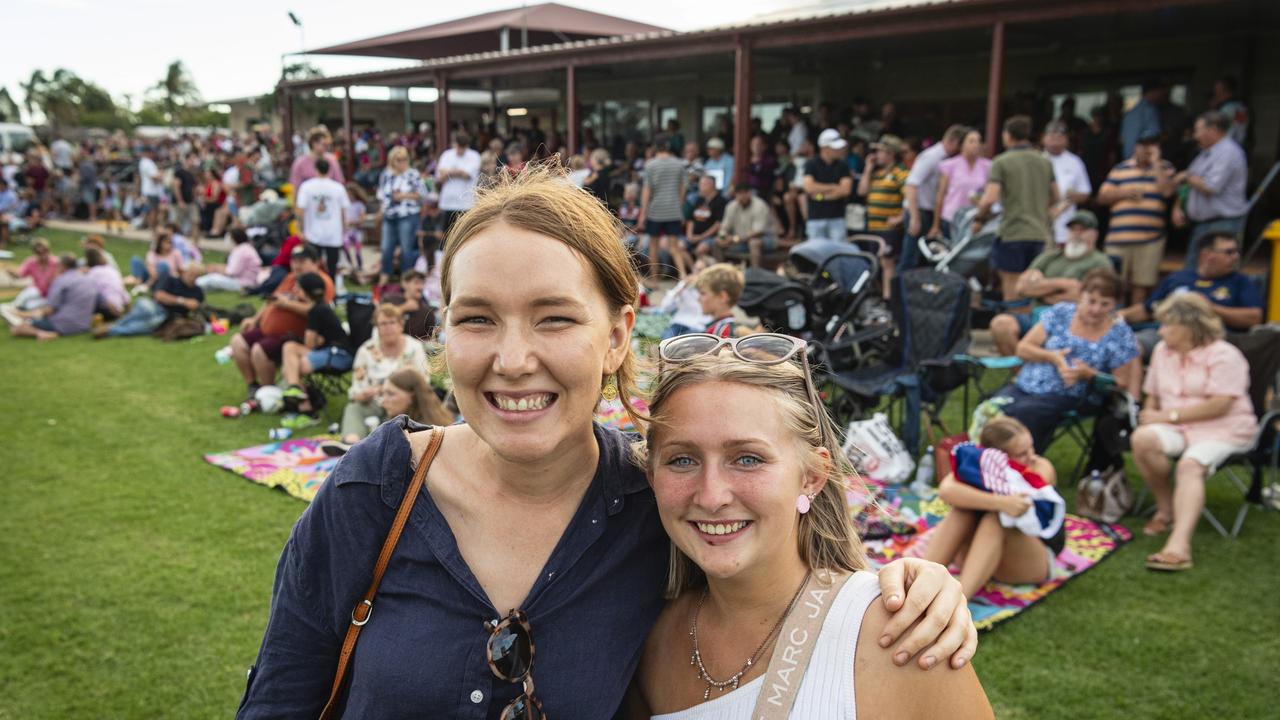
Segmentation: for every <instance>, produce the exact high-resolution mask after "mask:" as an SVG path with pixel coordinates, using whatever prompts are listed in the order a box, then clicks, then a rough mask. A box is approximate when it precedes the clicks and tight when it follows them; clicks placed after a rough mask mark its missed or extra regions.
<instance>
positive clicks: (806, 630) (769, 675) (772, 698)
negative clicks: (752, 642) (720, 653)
mask: <svg viewBox="0 0 1280 720" xmlns="http://www.w3.org/2000/svg"><path fill="white" fill-rule="evenodd" d="M850 577H851V575H850V574H849V573H839V574H836V573H830V572H827V571H826V570H819V571H816V572H814V573H813V575H812V576H811V577H810V578H809V582H808V583H806V584H805V588H804V592H803V594H802V595H801V596H800V601H799V602H797V603H796V606H795V609H793V610H792V611H791V615H790V616H789V617H788V618H787V622H786V624H784V625H783V626H782V633H781V634H780V635H778V641H777V644H776V645H774V647H773V655H772V656H771V657H770V658H769V667H768V668H767V669H765V672H764V682H763V683H762V684H761V686H760V695H758V696H757V697H756V706H755V708H754V709H753V710H752V711H751V717H752V720H786V718H787V717H788V716H789V715H790V714H791V706H792V705H794V704H795V702H796V695H797V694H798V693H799V691H800V681H801V680H803V679H804V673H805V669H806V668H808V667H809V660H810V659H811V658H812V657H813V648H814V646H816V645H817V643H818V635H819V633H821V632H822V623H823V621H825V620H826V619H827V613H828V612H830V610H831V606H832V604H834V602H835V599H836V596H838V595H839V594H840V588H842V587H844V584H845V582H846V581H848V579H849V578H850Z"/></svg>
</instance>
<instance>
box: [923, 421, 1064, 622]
mask: <svg viewBox="0 0 1280 720" xmlns="http://www.w3.org/2000/svg"><path fill="white" fill-rule="evenodd" d="M979 443H980V445H977V446H975V445H971V444H968V443H965V444H963V445H959V446H957V447H956V448H955V449H953V450H952V454H951V466H952V472H951V473H950V474H948V475H947V476H946V477H945V478H943V480H942V483H941V484H940V485H939V486H938V497H940V498H941V499H942V500H943V502H946V503H947V504H948V505H950V506H951V512H950V513H948V514H947V516H946V518H944V519H943V520H942V522H941V523H939V524H938V526H937V527H936V528H934V530H933V532H932V533H931V534H930V537H929V544H928V546H927V547H926V548H925V553H924V559H925V560H931V561H933V562H937V563H942V564H943V565H947V564H950V563H952V562H954V563H956V564H957V565H959V566H960V586H961V588H962V589H963V590H964V594H965V596H966V597H969V598H972V597H973V596H974V595H975V594H976V593H977V592H978V591H979V590H981V589H982V587H983V586H984V585H986V584H987V581H988V580H991V579H995V580H997V581H999V582H1005V583H1012V584H1019V583H1040V582H1044V581H1045V580H1048V579H1050V577H1051V576H1052V574H1053V572H1054V567H1055V562H1054V560H1055V559H1056V558H1057V555H1058V553H1059V552H1061V551H1062V548H1063V545H1064V544H1065V542H1066V533H1065V530H1064V523H1063V516H1064V515H1065V504H1064V503H1063V501H1062V498H1061V497H1060V496H1059V495H1058V493H1057V491H1056V490H1054V489H1053V485H1054V483H1055V481H1056V480H1057V473H1056V472H1055V471H1054V469H1053V465H1052V464H1051V463H1050V462H1049V461H1048V460H1046V459H1044V458H1042V457H1040V456H1039V455H1036V454H1035V449H1034V448H1033V446H1032V441H1031V433H1030V432H1029V431H1028V430H1027V428H1026V426H1025V425H1023V424H1022V423H1020V422H1018V421H1017V420H1015V419H1013V418H1011V417H1008V416H999V417H996V418H993V419H992V420H990V421H988V422H987V424H986V425H984V426H983V428H982V434H981V435H980V436H979Z"/></svg>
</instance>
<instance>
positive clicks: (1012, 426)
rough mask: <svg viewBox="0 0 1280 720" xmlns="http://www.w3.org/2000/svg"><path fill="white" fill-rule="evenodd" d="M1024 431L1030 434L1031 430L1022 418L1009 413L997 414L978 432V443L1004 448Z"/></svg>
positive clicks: (984, 445) (987, 446) (983, 445)
mask: <svg viewBox="0 0 1280 720" xmlns="http://www.w3.org/2000/svg"><path fill="white" fill-rule="evenodd" d="M1022 433H1027V434H1030V433H1031V431H1030V430H1028V429H1027V426H1026V425H1023V424H1022V422H1021V421H1020V420H1018V419H1017V418H1012V417H1009V416H1008V415H997V416H996V417H993V418H991V419H990V420H988V421H987V422H986V424H985V425H983V426H982V431H981V432H979V433H978V444H979V445H981V446H982V447H986V448H995V449H996V450H1004V449H1006V448H1007V447H1008V446H1009V443H1010V442H1012V441H1013V439H1014V438H1016V437H1018V435H1020V434H1022Z"/></svg>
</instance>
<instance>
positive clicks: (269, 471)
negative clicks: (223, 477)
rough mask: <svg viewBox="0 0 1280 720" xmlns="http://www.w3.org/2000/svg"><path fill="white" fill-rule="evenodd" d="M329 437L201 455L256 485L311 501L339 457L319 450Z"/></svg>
mask: <svg viewBox="0 0 1280 720" xmlns="http://www.w3.org/2000/svg"><path fill="white" fill-rule="evenodd" d="M328 438H329V436H323V437H307V438H291V439H289V440H281V441H279V442H273V443H267V444H266V445H255V446H254V447H247V448H244V449H243V450H232V451H230V452H223V453H211V454H209V455H205V456H204V459H205V462H207V463H209V464H211V465H215V466H217V467H220V468H222V469H223V470H230V471H231V472H233V473H235V474H237V475H240V476H242V477H245V478H248V479H249V480H252V481H253V482H256V483H258V484H259V485H266V486H267V487H273V488H279V489H281V490H283V491H285V492H286V493H288V494H290V495H292V496H294V497H296V498H298V499H300V500H306V501H307V502H311V500H312V498H314V497H315V496H316V493H317V492H318V491H319V490H320V485H321V484H323V483H324V479H325V478H326V477H328V476H329V471H330V470H333V467H334V466H335V465H337V464H338V460H339V458H335V457H329V456H328V455H325V454H324V453H323V452H321V451H320V443H321V442H323V441H324V440H326V439H328Z"/></svg>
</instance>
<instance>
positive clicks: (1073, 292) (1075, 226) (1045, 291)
mask: <svg viewBox="0 0 1280 720" xmlns="http://www.w3.org/2000/svg"><path fill="white" fill-rule="evenodd" d="M1097 245H1098V218H1097V216H1095V215H1094V214H1093V213H1091V212H1089V211H1088V210H1078V211H1076V213H1075V214H1074V215H1072V216H1071V217H1070V218H1069V219H1068V220H1067V241H1066V242H1065V243H1063V244H1061V245H1056V244H1055V245H1054V246H1053V247H1052V248H1051V249H1049V250H1046V251H1044V252H1043V253H1041V254H1040V255H1039V256H1037V257H1036V259H1035V260H1033V261H1032V262H1031V267H1029V268H1027V271H1026V272H1024V273H1022V276H1021V277H1019V278H1018V284H1017V287H1016V292H1017V294H1018V297H1019V298H1031V299H1032V312H1030V313H1001V314H999V315H996V316H995V317H994V318H992V319H991V338H992V340H993V341H994V342H995V344H996V350H997V352H999V353H1000V354H1001V355H1013V354H1014V353H1015V352H1016V349H1017V346H1018V341H1019V340H1021V339H1022V336H1023V335H1026V334H1027V331H1028V330H1030V329H1031V326H1032V325H1034V324H1035V321H1036V320H1037V319H1038V316H1039V312H1038V311H1039V310H1040V309H1041V308H1043V307H1047V306H1049V305H1054V304H1056V303H1060V302H1076V301H1078V300H1079V299H1080V287H1081V281H1082V280H1083V279H1084V276H1085V275H1087V274H1088V273H1089V271H1091V270H1094V269H1096V268H1107V269H1108V270H1109V269H1111V259H1110V258H1108V257H1107V255H1106V253H1104V252H1102V251H1101V250H1098V247H1097Z"/></svg>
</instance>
